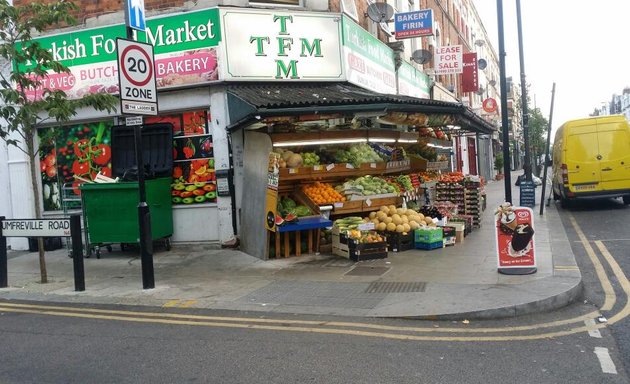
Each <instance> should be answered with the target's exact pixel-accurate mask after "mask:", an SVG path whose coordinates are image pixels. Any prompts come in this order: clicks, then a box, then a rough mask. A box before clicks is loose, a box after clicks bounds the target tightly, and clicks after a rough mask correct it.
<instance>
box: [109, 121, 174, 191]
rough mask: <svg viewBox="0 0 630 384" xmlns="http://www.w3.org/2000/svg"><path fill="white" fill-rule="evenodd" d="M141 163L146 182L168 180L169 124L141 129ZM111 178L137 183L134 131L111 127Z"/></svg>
mask: <svg viewBox="0 0 630 384" xmlns="http://www.w3.org/2000/svg"><path fill="white" fill-rule="evenodd" d="M141 132H142V161H143V162H144V169H145V173H146V176H145V177H146V178H147V179H152V178H158V177H171V176H172V174H173V124H171V123H159V124H146V125H143V126H142V129H141ZM111 137H112V139H111V140H112V176H113V177H120V178H123V179H124V180H128V181H133V180H138V174H137V173H138V171H137V167H136V152H135V147H136V139H135V135H134V127H132V126H129V127H128V126H125V125H116V126H114V127H112V135H111Z"/></svg>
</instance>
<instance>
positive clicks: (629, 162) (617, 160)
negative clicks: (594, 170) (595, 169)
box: [597, 119, 630, 190]
mask: <svg viewBox="0 0 630 384" xmlns="http://www.w3.org/2000/svg"><path fill="white" fill-rule="evenodd" d="M597 140H598V143H599V156H601V160H600V170H601V178H602V187H603V189H605V190H616V189H630V129H629V128H628V125H627V124H626V123H625V121H624V120H615V121H612V120H610V119H607V120H603V121H602V122H601V123H599V124H598V125H597Z"/></svg>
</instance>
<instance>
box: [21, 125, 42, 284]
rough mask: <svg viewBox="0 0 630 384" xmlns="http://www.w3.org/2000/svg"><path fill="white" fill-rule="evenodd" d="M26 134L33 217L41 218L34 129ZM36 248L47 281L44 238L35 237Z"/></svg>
mask: <svg viewBox="0 0 630 384" xmlns="http://www.w3.org/2000/svg"><path fill="white" fill-rule="evenodd" d="M28 131H29V133H27V134H26V135H25V136H26V147H27V152H28V159H29V163H30V164H29V165H30V167H29V169H30V171H31V186H32V188H33V201H34V202H35V218H37V219H41V218H42V206H41V202H40V199H39V197H40V196H39V184H38V183H37V176H38V175H39V162H38V161H36V160H37V159H36V158H35V156H36V155H35V134H36V130H35V129H30V130H28ZM37 248H38V251H39V272H40V275H41V282H42V284H46V283H48V272H47V271H46V258H45V254H44V238H42V237H40V238H38V239H37Z"/></svg>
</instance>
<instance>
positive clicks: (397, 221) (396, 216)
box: [392, 213, 402, 225]
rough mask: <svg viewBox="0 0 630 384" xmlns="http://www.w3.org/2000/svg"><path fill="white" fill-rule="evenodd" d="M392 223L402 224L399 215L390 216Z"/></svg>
mask: <svg viewBox="0 0 630 384" xmlns="http://www.w3.org/2000/svg"><path fill="white" fill-rule="evenodd" d="M392 222H393V223H394V224H396V225H399V224H402V219H401V218H400V215H399V214H397V213H394V214H393V215H392Z"/></svg>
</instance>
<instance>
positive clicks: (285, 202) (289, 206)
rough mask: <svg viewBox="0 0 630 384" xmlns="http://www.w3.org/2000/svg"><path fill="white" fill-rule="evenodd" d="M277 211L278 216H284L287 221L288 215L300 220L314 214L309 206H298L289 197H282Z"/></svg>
mask: <svg viewBox="0 0 630 384" xmlns="http://www.w3.org/2000/svg"><path fill="white" fill-rule="evenodd" d="M277 211H278V215H280V216H282V217H283V218H284V219H285V220H287V215H293V216H295V217H298V218H299V217H305V216H310V215H312V214H313V213H312V212H311V210H310V209H309V208H308V207H307V206H305V205H298V204H297V203H296V202H295V200H293V199H291V198H290V197H288V196H282V197H280V200H279V201H278V207H277ZM288 221H291V220H288Z"/></svg>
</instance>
